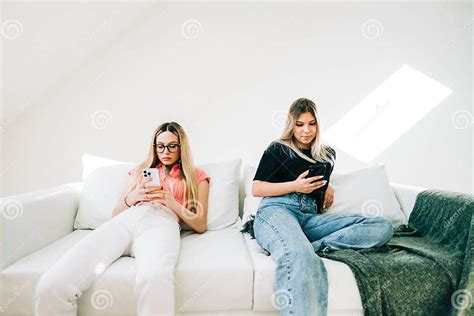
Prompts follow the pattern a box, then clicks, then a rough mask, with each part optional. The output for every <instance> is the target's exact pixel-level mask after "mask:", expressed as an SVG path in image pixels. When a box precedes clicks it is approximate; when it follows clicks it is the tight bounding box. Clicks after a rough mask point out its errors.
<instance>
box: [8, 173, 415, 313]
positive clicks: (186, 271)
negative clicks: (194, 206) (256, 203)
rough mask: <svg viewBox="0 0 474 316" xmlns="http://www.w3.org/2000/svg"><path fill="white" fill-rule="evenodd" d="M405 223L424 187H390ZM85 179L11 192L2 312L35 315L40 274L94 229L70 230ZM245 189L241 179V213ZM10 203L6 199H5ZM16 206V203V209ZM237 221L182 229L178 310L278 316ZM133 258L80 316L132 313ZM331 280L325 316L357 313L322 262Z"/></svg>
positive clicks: (345, 284) (346, 287)
mask: <svg viewBox="0 0 474 316" xmlns="http://www.w3.org/2000/svg"><path fill="white" fill-rule="evenodd" d="M390 185H391V187H392V188H393V189H394V191H395V194H396V197H397V199H398V201H399V203H400V205H401V208H402V210H403V212H404V213H405V215H406V217H407V218H408V216H409V214H410V212H411V210H412V208H413V206H414V202H415V199H416V195H417V193H418V192H420V191H421V190H422V188H418V187H413V186H406V185H400V184H394V183H390ZM81 186H82V182H77V183H71V184H66V185H62V186H58V187H54V188H51V189H46V190H41V191H36V192H31V193H25V194H20V195H15V196H12V197H8V198H12V199H13V200H15V201H19V202H20V203H21V206H22V208H21V214H16V216H15V217H14V218H11V216H9V215H8V211H7V210H5V209H3V213H4V214H3V216H2V214H0V234H1V238H0V315H33V312H34V301H33V294H34V290H35V286H36V284H37V282H38V280H39V278H40V276H41V275H42V274H43V273H44V272H45V271H46V270H47V269H48V268H49V267H50V266H51V265H52V264H53V263H54V262H55V261H56V260H57V259H58V258H59V257H60V256H61V255H62V254H63V253H64V252H65V251H66V250H67V249H68V248H70V247H71V246H72V245H73V244H75V243H77V242H78V241H79V240H80V239H81V238H83V237H84V236H85V235H87V234H89V233H91V230H74V229H73V227H74V226H73V223H74V220H75V216H76V212H77V209H78V204H79V198H80V194H81ZM244 192H245V190H244V189H243V181H241V190H240V204H241V205H240V212H241V214H242V203H243V200H244V195H245V193H244ZM8 198H5V199H4V201H5V200H6V199H8ZM13 207H14V206H13ZM240 228H241V225H240V223H236V224H235V225H233V226H231V227H227V228H224V229H221V230H215V231H207V232H205V233H204V234H195V233H192V232H190V231H182V232H181V235H182V244H181V253H180V257H179V260H178V263H177V267H176V275H175V281H176V313H177V314H183V315H190V316H191V315H279V312H278V310H277V307H276V304H275V303H274V300H275V297H274V286H275V263H274V261H273V260H272V258H271V257H270V256H268V255H267V254H265V253H264V251H263V250H262V249H261V248H260V246H259V245H258V244H257V243H256V241H255V240H254V239H253V240H251V239H250V237H249V235H248V234H242V233H240V231H239V230H240ZM134 261H135V259H134V258H133V257H130V256H127V253H126V254H124V256H122V257H120V258H119V259H118V260H116V261H115V262H114V263H112V265H111V266H110V267H108V268H107V269H106V270H105V272H104V273H103V274H102V275H101V277H100V278H99V279H98V281H97V282H96V283H95V284H94V286H93V287H91V288H90V289H89V290H88V291H86V292H85V293H84V294H83V295H82V296H81V297H80V299H79V301H78V306H79V308H78V314H79V315H88V316H89V315H90V316H93V315H135V310H136V299H135V297H134V295H133V292H132V289H133V282H134V270H135V263H134ZM323 261H324V263H325V265H326V268H327V271H328V278H329V302H328V304H329V305H328V311H329V315H362V314H363V308H362V303H361V299H360V296H359V291H358V288H357V285H356V281H355V278H354V275H353V274H352V271H351V270H350V269H349V267H348V266H347V265H345V264H343V263H341V262H338V261H332V260H328V259H323Z"/></svg>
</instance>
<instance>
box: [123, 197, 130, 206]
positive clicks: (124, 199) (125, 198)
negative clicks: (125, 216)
mask: <svg viewBox="0 0 474 316" xmlns="http://www.w3.org/2000/svg"><path fill="white" fill-rule="evenodd" d="M127 197H128V195H125V197H124V198H123V201H124V202H125V205H127V206H128V207H132V206H131V205H128V203H127Z"/></svg>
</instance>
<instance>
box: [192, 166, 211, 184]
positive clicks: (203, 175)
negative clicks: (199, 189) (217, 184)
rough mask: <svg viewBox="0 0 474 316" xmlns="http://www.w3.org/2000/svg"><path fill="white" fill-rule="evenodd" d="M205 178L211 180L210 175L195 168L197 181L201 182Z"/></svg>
mask: <svg viewBox="0 0 474 316" xmlns="http://www.w3.org/2000/svg"><path fill="white" fill-rule="evenodd" d="M205 179H207V181H208V182H209V183H210V182H211V177H210V176H208V175H207V174H206V173H205V172H204V171H203V170H202V169H200V168H196V180H197V183H199V182H201V181H202V180H205Z"/></svg>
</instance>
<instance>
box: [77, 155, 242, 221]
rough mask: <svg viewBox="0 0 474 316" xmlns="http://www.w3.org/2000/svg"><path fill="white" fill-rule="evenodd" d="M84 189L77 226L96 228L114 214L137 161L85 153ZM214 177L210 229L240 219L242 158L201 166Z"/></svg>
mask: <svg viewBox="0 0 474 316" xmlns="http://www.w3.org/2000/svg"><path fill="white" fill-rule="evenodd" d="M82 161H83V177H85V178H84V179H83V188H82V194H81V197H80V201H79V209H78V211H77V216H76V219H75V221H74V228H75V229H95V228H97V227H99V226H100V225H102V224H103V223H104V222H106V221H107V220H109V219H110V218H111V217H112V210H113V209H114V207H115V206H116V204H117V202H118V200H119V198H120V194H121V193H122V191H123V188H124V186H125V183H126V179H127V171H128V170H130V169H132V168H133V167H134V166H135V165H136V164H134V163H127V162H120V161H117V160H110V159H105V158H101V157H96V156H92V155H83V157H82ZM196 167H199V168H201V169H202V170H204V171H205V172H206V173H207V174H208V175H209V176H210V177H211V179H212V181H211V184H210V187H209V201H208V223H207V226H208V227H207V229H208V230H218V229H222V228H225V227H229V226H231V225H233V224H235V223H236V222H237V220H238V218H239V177H240V167H241V159H233V160H228V161H223V162H217V163H210V164H202V165H197V166H196Z"/></svg>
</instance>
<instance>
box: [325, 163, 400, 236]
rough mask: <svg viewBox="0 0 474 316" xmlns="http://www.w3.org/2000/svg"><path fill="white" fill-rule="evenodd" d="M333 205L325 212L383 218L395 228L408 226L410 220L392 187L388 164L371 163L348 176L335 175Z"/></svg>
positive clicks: (332, 181)
mask: <svg viewBox="0 0 474 316" xmlns="http://www.w3.org/2000/svg"><path fill="white" fill-rule="evenodd" d="M330 184H331V185H332V186H333V188H334V202H333V204H332V205H331V207H329V208H328V209H327V211H326V213H328V214H331V213H342V212H347V213H357V214H361V215H364V216H367V217H369V216H383V217H386V218H388V219H390V221H391V222H392V225H393V226H394V227H396V226H398V225H400V224H406V223H407V219H406V217H405V214H404V213H403V211H402V210H401V208H400V204H399V203H398V200H397V197H396V196H395V193H394V191H393V189H392V187H391V186H390V183H389V181H388V177H387V173H386V172H385V165H384V164H382V163H377V164H372V165H369V166H368V167H365V168H363V169H359V170H355V171H352V172H349V173H345V174H333V175H332V177H331V181H330Z"/></svg>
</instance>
